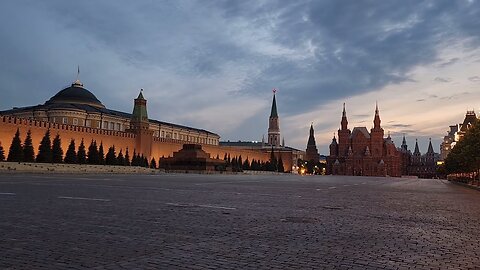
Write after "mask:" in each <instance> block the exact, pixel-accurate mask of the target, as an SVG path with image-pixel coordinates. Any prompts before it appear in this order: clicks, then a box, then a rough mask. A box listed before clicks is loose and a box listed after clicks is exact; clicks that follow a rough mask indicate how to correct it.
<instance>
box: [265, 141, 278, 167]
mask: <svg viewBox="0 0 480 270" xmlns="http://www.w3.org/2000/svg"><path fill="white" fill-rule="evenodd" d="M277 165H278V161H277V158H275V153H274V152H273V146H272V151H271V152H270V162H269V166H267V170H269V171H272V172H276V171H277V170H278V168H277Z"/></svg>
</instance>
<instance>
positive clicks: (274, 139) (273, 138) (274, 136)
mask: <svg viewBox="0 0 480 270" xmlns="http://www.w3.org/2000/svg"><path fill="white" fill-rule="evenodd" d="M275 92H276V89H274V90H273V101H272V111H271V112H270V118H269V121H268V145H271V146H275V147H280V121H279V119H278V112H277V101H276V99H275Z"/></svg>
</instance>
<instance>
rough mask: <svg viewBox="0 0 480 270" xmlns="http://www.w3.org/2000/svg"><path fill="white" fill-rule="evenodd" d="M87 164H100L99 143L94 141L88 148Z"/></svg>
mask: <svg viewBox="0 0 480 270" xmlns="http://www.w3.org/2000/svg"><path fill="white" fill-rule="evenodd" d="M87 162H88V164H100V158H99V153H98V148H97V142H96V141H94V140H92V141H91V142H90V146H89V147H88V152H87Z"/></svg>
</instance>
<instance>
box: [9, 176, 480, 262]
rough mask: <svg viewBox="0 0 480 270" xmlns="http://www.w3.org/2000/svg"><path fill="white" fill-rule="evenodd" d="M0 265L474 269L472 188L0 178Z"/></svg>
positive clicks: (478, 257) (478, 247)
mask: <svg viewBox="0 0 480 270" xmlns="http://www.w3.org/2000/svg"><path fill="white" fill-rule="evenodd" d="M0 232H1V235H0V269H480V192H478V191H475V190H470V189H467V188H464V187H461V186H457V185H453V184H450V183H448V182H445V181H441V180H419V179H398V178H369V177H339V176H317V177H314V176H309V177H301V176H295V175H285V176H283V175H282V176H274V175H270V176H264V175H262V176H249V175H228V176H227V175H192V174H186V175H180V174H178V175H151V176H134V175H125V176H123V175H120V176H119V175H115V176H108V175H106V176H91V175H84V176H70V175H69V176H62V175H52V176H49V175H18V174H13V175H12V174H11V175H0Z"/></svg>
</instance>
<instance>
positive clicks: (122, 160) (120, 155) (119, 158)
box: [117, 149, 125, 166]
mask: <svg viewBox="0 0 480 270" xmlns="http://www.w3.org/2000/svg"><path fill="white" fill-rule="evenodd" d="M117 165H120V166H125V157H124V156H123V153H122V149H120V153H118V156H117Z"/></svg>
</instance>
